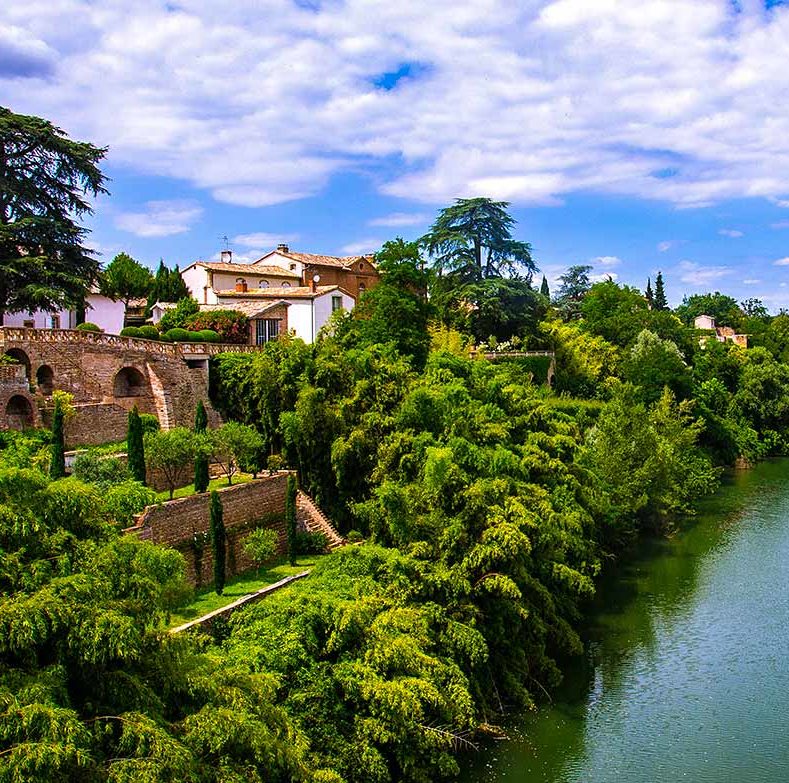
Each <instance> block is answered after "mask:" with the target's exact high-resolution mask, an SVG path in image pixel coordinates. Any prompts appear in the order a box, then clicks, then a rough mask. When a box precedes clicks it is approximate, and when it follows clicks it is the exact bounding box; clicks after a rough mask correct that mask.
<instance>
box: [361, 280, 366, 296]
mask: <svg viewBox="0 0 789 783" xmlns="http://www.w3.org/2000/svg"><path fill="white" fill-rule="evenodd" d="M366 290H367V286H366V285H365V284H364V283H359V295H360V296H361V295H362V294H363V293H364V292H365V291H366Z"/></svg>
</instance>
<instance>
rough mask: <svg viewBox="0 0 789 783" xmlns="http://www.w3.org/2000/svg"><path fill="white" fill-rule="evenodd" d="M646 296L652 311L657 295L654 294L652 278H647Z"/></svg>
mask: <svg viewBox="0 0 789 783" xmlns="http://www.w3.org/2000/svg"><path fill="white" fill-rule="evenodd" d="M644 296H645V297H646V300H647V303H648V304H649V309H650V310H651V309H652V308H653V307H654V306H655V294H654V293H653V292H652V280H651V279H650V278H647V290H646V293H645V294H644Z"/></svg>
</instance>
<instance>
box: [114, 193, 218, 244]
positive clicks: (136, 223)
mask: <svg viewBox="0 0 789 783" xmlns="http://www.w3.org/2000/svg"><path fill="white" fill-rule="evenodd" d="M202 214H203V208H202V207H201V206H200V205H199V204H197V203H196V202H194V201H179V200H175V201H148V202H147V203H146V204H145V209H144V210H143V211H142V212H122V213H121V214H119V215H117V216H116V217H115V225H116V227H117V228H119V229H121V230H122V231H128V232H129V233H130V234H136V235H137V236H138V237H144V238H153V237H169V236H173V235H174V234H185V233H186V232H187V231H189V230H190V229H191V227H192V225H193V224H194V222H195V221H196V220H197V219H198V218H199V217H200V216H201V215H202Z"/></svg>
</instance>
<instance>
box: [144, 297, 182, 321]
mask: <svg viewBox="0 0 789 783" xmlns="http://www.w3.org/2000/svg"><path fill="white" fill-rule="evenodd" d="M177 306H178V304H177V302H154V303H153V304H152V305H151V317H150V318H149V319H148V320H149V321H150V322H151V323H152V324H154V325H156V324H158V323H159V321H161V320H162V316H163V315H164V314H165V313H166V312H167V311H168V310H173V309H175V308H176V307H177Z"/></svg>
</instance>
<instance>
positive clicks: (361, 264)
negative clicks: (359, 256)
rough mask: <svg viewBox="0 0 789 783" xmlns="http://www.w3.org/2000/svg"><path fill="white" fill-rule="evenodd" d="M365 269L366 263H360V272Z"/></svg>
mask: <svg viewBox="0 0 789 783" xmlns="http://www.w3.org/2000/svg"><path fill="white" fill-rule="evenodd" d="M363 269H364V261H360V262H359V271H360V272H361V271H362V270H363Z"/></svg>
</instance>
